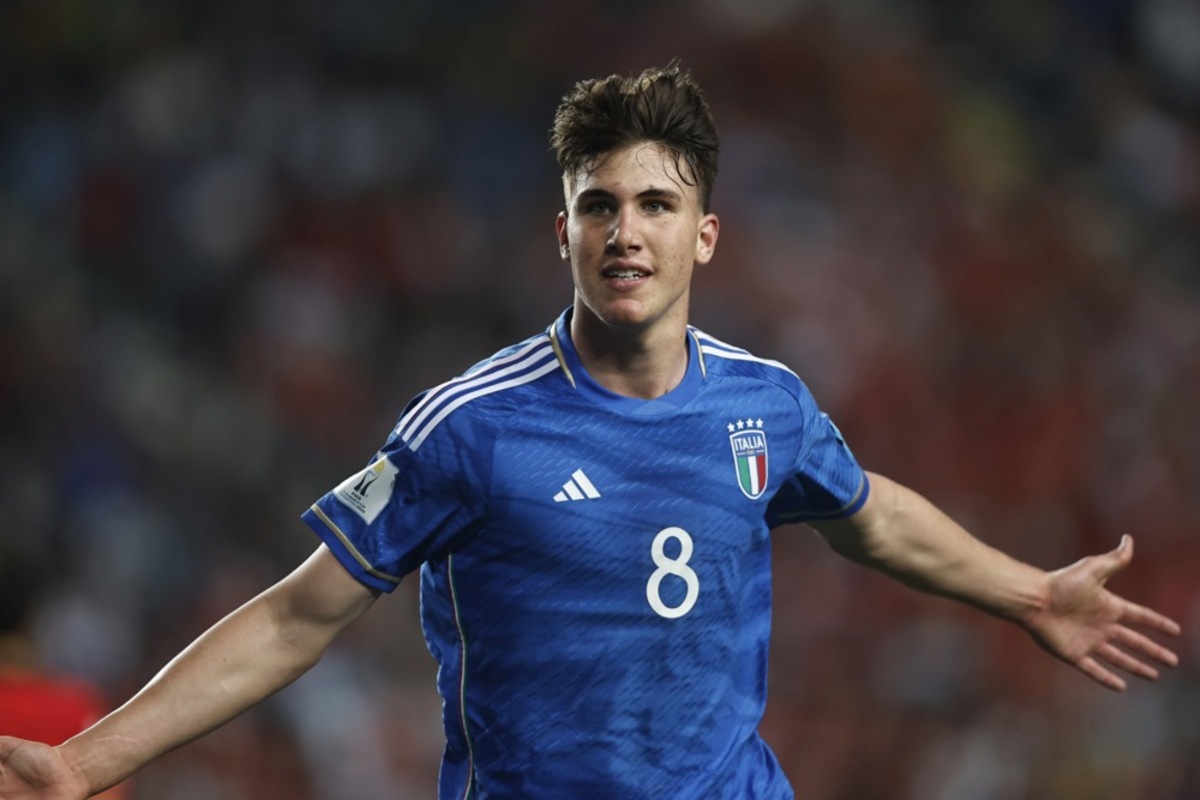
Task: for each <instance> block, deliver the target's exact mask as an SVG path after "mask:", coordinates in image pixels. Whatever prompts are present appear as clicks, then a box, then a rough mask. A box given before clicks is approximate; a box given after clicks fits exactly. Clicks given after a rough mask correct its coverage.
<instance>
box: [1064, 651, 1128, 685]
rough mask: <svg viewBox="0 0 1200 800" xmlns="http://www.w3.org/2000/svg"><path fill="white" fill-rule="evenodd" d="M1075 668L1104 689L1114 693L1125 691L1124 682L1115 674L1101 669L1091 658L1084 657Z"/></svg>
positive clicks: (1098, 663)
mask: <svg viewBox="0 0 1200 800" xmlns="http://www.w3.org/2000/svg"><path fill="white" fill-rule="evenodd" d="M1075 666H1077V667H1078V668H1079V669H1080V670H1082V671H1083V673H1084V674H1085V675H1087V676H1088V677H1089V678H1091V679H1092V680H1094V681H1096V683H1099V684H1100V685H1101V686H1103V687H1104V688H1106V689H1112V690H1113V691H1114V692H1123V691H1125V681H1124V680H1123V679H1122V678H1121V677H1120V676H1118V675H1117V674H1116V673H1114V672H1112V671H1111V670H1108V669H1106V668H1105V667H1103V666H1102V665H1101V664H1100V662H1099V661H1097V660H1096V659H1094V658H1092V657H1091V656H1084V657H1083V658H1082V659H1080V660H1079V663H1078V664H1076V665H1075Z"/></svg>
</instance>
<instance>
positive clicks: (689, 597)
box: [646, 528, 700, 619]
mask: <svg viewBox="0 0 1200 800" xmlns="http://www.w3.org/2000/svg"><path fill="white" fill-rule="evenodd" d="M668 539H678V540H679V557H678V558H668V557H667V554H666V553H664V552H663V545H664V544H666V542H667V540H668ZM650 557H651V558H652V559H654V564H655V566H657V567H658V569H656V570H654V572H652V573H650V580H648V581H646V600H647V601H649V603H650V607H651V608H653V609H654V612H655V613H656V614H658V615H659V616H660V617H666V618H667V619H678V618H679V617H682V616H683V615H684V614H686V613H688V612H689V611H691V610H692V606H694V605H696V598H697V597H698V596H699V594H700V578H698V577H697V576H696V572H695V570H693V569H692V568H691V567H689V566H688V565H687V563H688V560H689V559H691V557H692V537H691V536H690V535H688V532H687V531H685V530H684V529H683V528H664V529H663V530H661V531H659V532H658V536H655V537H654V544H652V545H650ZM668 575H674V576H675V577H677V578H682V579H683V582H684V583H685V584H687V594H686V595H685V596H684V598H683V602H682V603H680V604H679V605H677V606H675V607H674V608H671V607H670V606H668V605H667V604H666V603H664V602H663V601H662V596H661V595H660V594H659V587H660V586H661V585H662V581H663V578H665V577H666V576H668Z"/></svg>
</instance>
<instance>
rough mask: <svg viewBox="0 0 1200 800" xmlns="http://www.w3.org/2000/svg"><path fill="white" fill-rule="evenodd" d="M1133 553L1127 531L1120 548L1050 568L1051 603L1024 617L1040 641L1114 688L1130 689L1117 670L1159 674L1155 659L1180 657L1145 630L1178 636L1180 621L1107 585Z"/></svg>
mask: <svg viewBox="0 0 1200 800" xmlns="http://www.w3.org/2000/svg"><path fill="white" fill-rule="evenodd" d="M1132 559H1133V537H1131V536H1129V535H1128V534H1127V535H1125V536H1123V537H1121V544H1120V545H1119V546H1118V547H1117V548H1116V549H1115V550H1112V551H1110V552H1108V553H1104V554H1102V555H1096V556H1089V557H1087V558H1084V559H1082V560H1080V561H1077V562H1076V563H1074V564H1072V565H1071V566H1069V567H1064V568H1063V569H1060V570H1057V571H1056V572H1052V573H1050V586H1049V592H1048V603H1047V606H1046V607H1045V608H1043V609H1042V610H1040V611H1039V612H1037V613H1036V614H1034V615H1033V616H1031V617H1030V618H1029V619H1027V620H1026V621H1025V626H1026V628H1028V630H1029V632H1030V633H1031V634H1032V635H1033V638H1034V639H1036V640H1037V642H1038V644H1040V645H1041V646H1042V647H1044V648H1045V649H1046V650H1048V651H1049V652H1050V653H1052V654H1054V655H1055V656H1057V657H1058V658H1061V659H1062V660H1063V661H1066V662H1067V663H1068V664H1070V665H1071V666H1073V667H1076V668H1077V669H1079V670H1081V671H1082V672H1083V673H1084V674H1086V675H1088V676H1089V677H1090V678H1092V679H1093V680H1095V681H1096V682H1098V683H1100V684H1101V685H1103V686H1106V687H1107V688H1109V689H1113V690H1115V691H1123V690H1124V689H1125V680H1124V678H1122V677H1121V676H1120V675H1118V674H1117V672H1116V671H1115V670H1121V671H1123V672H1126V673H1129V674H1130V675H1134V676H1136V677H1139V678H1145V679H1147V680H1155V679H1157V678H1158V675H1159V672H1158V668H1157V666H1156V664H1158V665H1166V666H1171V667H1173V666H1175V665H1176V664H1178V663H1179V657H1178V656H1177V655H1176V654H1175V653H1174V652H1173V651H1171V650H1169V649H1167V648H1166V647H1163V646H1162V645H1160V644H1158V643H1157V642H1155V641H1153V640H1152V639H1150V637H1148V636H1147V635H1146V633H1144V632H1143V631H1146V632H1153V633H1158V634H1164V635H1167V636H1178V635H1179V633H1180V627H1179V623H1177V622H1175V621H1174V620H1173V619H1170V618H1169V617H1166V616H1163V615H1162V614H1159V613H1158V612H1157V611H1152V610H1151V609H1149V608H1145V607H1143V606H1139V605H1137V604H1136V603H1131V602H1129V601H1128V600H1125V599H1124V598H1121V597H1119V596H1117V595H1115V594H1113V593H1112V592H1110V591H1109V590H1108V589H1106V588H1105V586H1104V584H1105V583H1106V582H1107V581H1108V579H1109V578H1111V577H1112V576H1113V575H1115V574H1116V573H1118V572H1120V571H1121V570H1122V569H1124V568H1125V567H1126V566H1128V565H1129V562H1130V561H1131V560H1132Z"/></svg>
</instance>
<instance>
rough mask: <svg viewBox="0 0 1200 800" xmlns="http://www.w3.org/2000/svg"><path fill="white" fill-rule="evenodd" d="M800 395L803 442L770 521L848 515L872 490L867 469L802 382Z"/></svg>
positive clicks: (769, 513)
mask: <svg viewBox="0 0 1200 800" xmlns="http://www.w3.org/2000/svg"><path fill="white" fill-rule="evenodd" d="M798 401H799V404H800V414H801V419H802V426H801V434H800V436H801V440H800V447H799V450H798V454H797V457H796V461H795V463H794V464H793V466H792V470H791V474H790V475H789V476H788V478H787V479H786V480H785V481H784V483H783V485H782V486H781V488H780V489H779V491H778V492H776V494H775V496H774V497H773V498H772V500H771V503H770V505H769V506H768V508H767V524H768V525H769V526H771V527H776V526H778V525H783V524H786V523H790V522H808V521H813V520H821V519H840V518H843V517H848V516H850V515H852V514H854V513H855V512H856V511H858V510H859V509H860V508H862V507H863V504H864V503H866V501H867V495H868V493H869V492H870V484H869V482H868V480H867V474H866V472H865V471H864V470H863V468H862V467H861V466H860V465H859V463H858V461H857V459H855V457H854V454H853V453H852V452H851V451H850V448H849V446H847V444H846V440H845V439H844V438H843V437H842V434H841V431H839V430H838V428H837V426H836V425H834V423H833V420H831V419H830V418H829V415H828V414H825V413H824V412H822V411H820V410H819V409H818V408H817V405H816V401H815V400H813V398H812V395H811V394H809V392H808V390H807V389H804V388H803V387H802V388H801V392H800V395H799V397H798Z"/></svg>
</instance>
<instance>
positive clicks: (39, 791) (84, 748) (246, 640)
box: [0, 545, 377, 800]
mask: <svg viewBox="0 0 1200 800" xmlns="http://www.w3.org/2000/svg"><path fill="white" fill-rule="evenodd" d="M376 596H377V593H375V592H373V591H372V590H370V589H368V588H367V587H365V586H363V585H362V584H360V583H359V582H358V581H356V580H355V579H354V578H353V577H351V576H350V574H349V573H348V572H347V571H346V570H345V569H344V568H343V567H342V566H341V564H339V563H338V561H337V559H336V558H335V557H334V556H333V554H332V553H330V552H329V550H328V549H326V548H325V546H324V545H322V546H321V547H320V548H319V549H318V550H317V551H316V552H315V553H314V554H313V555H312V556H311V557H310V558H309V559H308V560H307V561H305V562H304V563H303V564H302V565H300V567H298V568H297V569H296V570H295V571H294V572H293V573H292V574H290V575H289V576H287V577H286V578H284V579H283V580H281V581H280V582H279V583H277V584H275V585H274V586H272V587H271V588H270V589H267V590H266V591H265V592H263V593H262V594H260V595H259V596H257V597H255V598H254V599H253V600H250V601H249V602H248V603H246V604H245V605H243V606H242V607H241V608H239V609H237V610H236V611H234V612H233V613H231V614H230V615H229V616H227V617H225V618H224V619H223V620H221V621H220V622H218V623H217V624H216V625H214V626H213V627H212V628H210V629H209V630H208V631H207V632H206V633H204V634H203V635H202V636H200V638H198V639H197V640H196V641H195V642H193V643H192V644H191V645H189V646H188V647H187V648H186V649H185V650H184V651H183V652H182V653H180V654H179V655H178V656H176V657H175V658H174V659H173V660H172V661H171V662H170V663H169V664H168V665H167V666H166V667H165V668H164V669H163V670H162V671H161V672H160V673H159V674H158V675H157V676H156V677H155V678H154V679H153V680H152V681H150V683H149V684H147V685H146V687H145V688H143V689H142V690H141V691H140V692H139V693H138V694H137V695H135V696H134V697H133V699H131V700H130V701H129V702H127V703H126V704H125V705H123V706H122V707H121V708H119V709H117V710H116V711H114V712H113V713H112V714H109V715H108V716H107V717H105V718H104V719H102V720H100V721H99V722H97V723H96V724H95V725H93V726H92V727H91V728H89V729H88V730H86V731H84V732H83V733H81V734H79V735H78V736H75V737H73V738H71V739H69V740H68V741H66V742H65V743H63V744H62V745H60V746H59V747H57V748H54V747H49V746H46V745H39V744H34V743H31V742H25V741H21V740H18V739H12V738H7V737H0V800H26V798H28V799H29V800H33V798H37V800H76V798H84V797H89V796H91V795H93V794H95V793H97V792H100V791H103V790H104V789H106V788H108V787H110V786H112V785H114V784H116V783H118V782H120V781H122V780H124V779H125V778H127V777H129V776H130V775H131V774H133V773H134V772H135V771H136V770H137V769H139V768H140V767H142V766H144V765H145V764H147V763H149V762H150V761H152V760H154V759H155V758H157V757H159V756H161V755H163V754H164V753H166V752H167V751H169V750H172V749H174V748H176V747H178V746H180V745H182V744H185V743H186V742H189V741H191V740H193V739H196V738H197V737H199V736H202V735H203V734H205V733H207V732H209V731H211V730H213V729H214V728H216V727H218V726H220V725H222V724H223V723H225V722H228V721H229V720H231V719H233V718H234V717H236V716H237V715H238V714H240V713H241V712H243V711H245V710H246V709H248V708H250V707H251V706H252V705H254V704H255V703H257V702H258V701H260V700H262V699H263V698H265V697H267V696H268V695H270V694H272V693H274V692H276V691H278V690H279V689H281V688H283V687H284V686H286V685H287V684H289V683H291V682H292V681H294V680H295V679H296V678H298V677H299V676H300V675H302V674H303V673H304V672H305V671H307V670H308V669H309V668H310V667H312V666H313V665H314V664H316V663H317V661H318V660H319V659H320V657H321V655H322V654H323V653H324V652H325V650H326V648H327V647H328V646H329V644H330V643H331V642H332V641H333V639H334V637H335V636H336V635H337V634H338V633H339V632H340V631H341V630H342V629H344V628H345V627H346V626H347V625H349V624H350V623H351V622H353V621H354V620H356V619H358V617H360V616H361V615H362V614H363V612H365V611H366V610H367V608H369V607H370V605H371V603H372V602H373V601H374V599H375V597H376Z"/></svg>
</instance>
